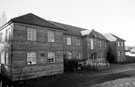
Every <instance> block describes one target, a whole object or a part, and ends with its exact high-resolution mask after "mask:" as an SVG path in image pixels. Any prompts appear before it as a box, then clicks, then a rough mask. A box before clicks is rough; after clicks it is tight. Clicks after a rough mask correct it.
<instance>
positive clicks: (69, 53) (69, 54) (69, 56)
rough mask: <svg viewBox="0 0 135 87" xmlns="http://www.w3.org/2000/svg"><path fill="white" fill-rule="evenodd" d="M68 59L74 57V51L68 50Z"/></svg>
mask: <svg viewBox="0 0 135 87" xmlns="http://www.w3.org/2000/svg"><path fill="white" fill-rule="evenodd" d="M67 59H72V52H71V51H67Z"/></svg>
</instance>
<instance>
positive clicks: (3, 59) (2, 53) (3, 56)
mask: <svg viewBox="0 0 135 87" xmlns="http://www.w3.org/2000/svg"><path fill="white" fill-rule="evenodd" d="M1 64H5V52H1Z"/></svg>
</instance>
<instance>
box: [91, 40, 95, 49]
mask: <svg viewBox="0 0 135 87" xmlns="http://www.w3.org/2000/svg"><path fill="white" fill-rule="evenodd" d="M90 42H91V49H93V48H94V47H93V39H90Z"/></svg>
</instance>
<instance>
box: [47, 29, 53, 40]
mask: <svg viewBox="0 0 135 87" xmlns="http://www.w3.org/2000/svg"><path fill="white" fill-rule="evenodd" d="M47 40H48V42H55V31H53V30H48V31H47Z"/></svg>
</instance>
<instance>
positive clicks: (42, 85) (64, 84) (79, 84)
mask: <svg viewBox="0 0 135 87" xmlns="http://www.w3.org/2000/svg"><path fill="white" fill-rule="evenodd" d="M110 66H111V67H110V68H109V69H106V70H102V71H95V72H82V73H76V74H75V73H74V75H75V76H74V75H73V76H72V77H71V78H69V77H67V78H66V77H65V78H64V79H60V80H57V81H54V82H52V83H51V82H50V84H46V83H47V81H46V80H43V79H41V80H42V81H41V80H39V82H38V81H37V82H32V83H30V84H27V85H25V86H22V87H85V85H94V84H97V83H99V82H103V81H107V80H110V77H111V78H114V79H117V78H122V77H125V76H128V75H131V74H132V75H135V73H134V72H135V63H131V64H111V65H110ZM123 72H125V73H126V75H125V74H121V75H120V74H119V73H123ZM129 72H130V74H129ZM71 74H72V73H71Z"/></svg>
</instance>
